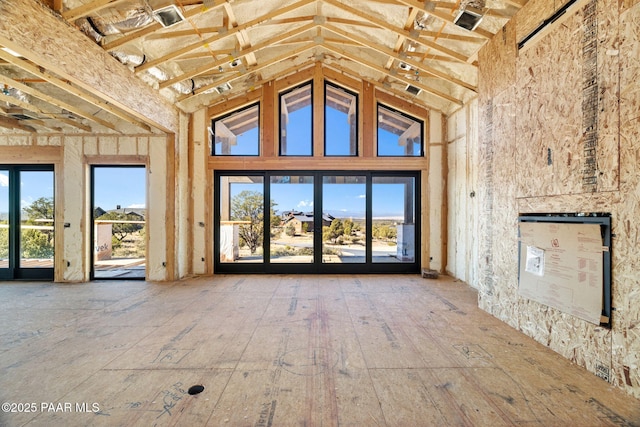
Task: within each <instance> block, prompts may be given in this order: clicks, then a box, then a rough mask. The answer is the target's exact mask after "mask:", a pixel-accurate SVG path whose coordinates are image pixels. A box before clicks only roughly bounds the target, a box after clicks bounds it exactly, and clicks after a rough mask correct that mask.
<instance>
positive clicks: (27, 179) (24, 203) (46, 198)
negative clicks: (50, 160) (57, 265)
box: [19, 170, 54, 268]
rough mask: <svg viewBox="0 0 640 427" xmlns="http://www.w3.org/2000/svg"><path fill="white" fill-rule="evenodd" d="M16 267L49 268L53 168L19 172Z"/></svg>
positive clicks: (51, 245)
mask: <svg viewBox="0 0 640 427" xmlns="http://www.w3.org/2000/svg"><path fill="white" fill-rule="evenodd" d="M20 206H21V209H20V260H19V261H20V264H19V267H20V268H53V248H54V208H53V171H24V170H23V171H21V172H20Z"/></svg>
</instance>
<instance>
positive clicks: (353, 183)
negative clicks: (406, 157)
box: [214, 171, 420, 273]
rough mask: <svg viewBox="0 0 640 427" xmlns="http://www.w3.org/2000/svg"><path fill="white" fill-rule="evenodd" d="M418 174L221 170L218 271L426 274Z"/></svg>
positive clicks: (217, 205)
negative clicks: (422, 265) (421, 246)
mask: <svg viewBox="0 0 640 427" xmlns="http://www.w3.org/2000/svg"><path fill="white" fill-rule="evenodd" d="M419 182H420V180H419V173H418V172H411V173H407V172H398V173H389V172H345V171H341V172H325V171H323V172H318V171H313V172H312V171H299V172H295V173H292V172H287V173H283V172H277V171H264V172H252V173H251V174H246V172H238V173H234V172H218V173H216V175H215V194H216V195H217V197H216V198H215V199H214V200H215V203H214V212H215V233H216V234H215V239H214V252H215V256H214V260H215V262H214V269H215V271H216V272H256V273H258V272H260V273H278V272H280V273H358V272H360V273H383V272H414V273H417V272H419V265H420V262H419V261H420V260H419V252H420V251H419V250H417V248H419V244H418V242H419V238H420V230H419V221H418V218H419V216H418V214H417V211H416V206H419V205H420V203H419V194H420V191H419V188H418V187H417V186H418V183H419Z"/></svg>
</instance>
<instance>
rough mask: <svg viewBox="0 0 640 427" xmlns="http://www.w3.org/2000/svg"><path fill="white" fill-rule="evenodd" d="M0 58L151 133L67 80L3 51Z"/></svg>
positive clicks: (145, 126) (139, 123) (138, 122)
mask: <svg viewBox="0 0 640 427" xmlns="http://www.w3.org/2000/svg"><path fill="white" fill-rule="evenodd" d="M0 58H1V59H3V60H6V61H7V62H10V63H11V64H12V65H15V66H16V67H18V68H21V69H23V70H24V71H28V72H29V73H31V74H33V75H35V76H37V77H40V78H41V79H43V80H44V81H46V82H49V83H51V84H52V85H54V86H56V87H58V88H60V89H62V90H64V91H66V92H68V93H70V94H72V95H75V96H77V97H79V98H82V99H84V100H85V101H87V102H88V103H90V104H92V105H95V106H96V107H98V108H101V109H103V110H105V111H106V112H108V113H111V114H113V115H114V116H116V117H120V118H121V119H122V120H124V121H126V122H128V123H131V124H132V125H135V126H138V127H139V128H142V129H144V130H146V131H151V126H149V125H147V124H146V123H143V122H141V121H138V120H135V119H133V118H132V117H131V116H129V115H128V114H126V113H124V112H122V111H121V110H120V109H118V108H116V107H115V106H113V105H111V104H109V103H108V102H106V101H104V100H103V99H100V98H98V97H96V96H94V95H93V94H91V93H87V92H85V91H83V90H81V89H79V88H77V87H75V86H74V85H73V84H71V82H69V81H68V80H63V79H60V78H58V77H56V76H54V75H53V74H51V73H50V72H49V71H47V70H45V69H43V68H41V67H38V66H36V65H33V64H32V63H31V62H28V61H26V60H24V59H20V58H16V57H15V56H13V55H11V54H9V53H7V52H5V51H3V50H2V49H0Z"/></svg>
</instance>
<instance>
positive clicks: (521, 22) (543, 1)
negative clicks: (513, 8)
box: [516, 0, 558, 42]
mask: <svg viewBox="0 0 640 427" xmlns="http://www.w3.org/2000/svg"><path fill="white" fill-rule="evenodd" d="M556 3H558V2H557V1H549V0H529V1H528V2H527V4H526V5H525V6H524V7H523V8H522V9H521V11H520V13H518V14H517V16H516V18H517V20H518V27H517V31H516V38H517V41H518V42H520V41H521V40H522V39H523V38H525V37H526V36H527V35H529V34H530V33H531V32H532V31H533V30H535V29H536V28H537V27H538V25H540V23H541V22H542V21H544V20H545V19H547V18H548V17H550V16H551V15H553V12H555V10H556V9H557V5H556Z"/></svg>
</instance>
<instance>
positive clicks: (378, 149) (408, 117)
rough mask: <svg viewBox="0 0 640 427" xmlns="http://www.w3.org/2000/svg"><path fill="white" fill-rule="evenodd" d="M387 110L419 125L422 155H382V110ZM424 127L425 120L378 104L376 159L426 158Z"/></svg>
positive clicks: (380, 103)
mask: <svg viewBox="0 0 640 427" xmlns="http://www.w3.org/2000/svg"><path fill="white" fill-rule="evenodd" d="M381 107H382V108H385V109H386V110H389V111H390V112H392V113H395V114H398V115H400V116H402V117H405V118H407V119H410V120H412V121H414V122H416V123H418V124H419V126H420V153H419V154H413V155H407V154H380V108H381ZM424 126H425V120H424V119H420V118H417V117H415V116H413V115H411V114H408V113H405V112H403V111H401V110H399V109H397V108H394V107H391V106H389V105H387V104H383V103H382V102H378V103H377V104H376V129H375V130H376V147H375V148H376V157H404V158H415V157H424V156H425V147H424V143H425V139H424V135H425V130H424Z"/></svg>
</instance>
